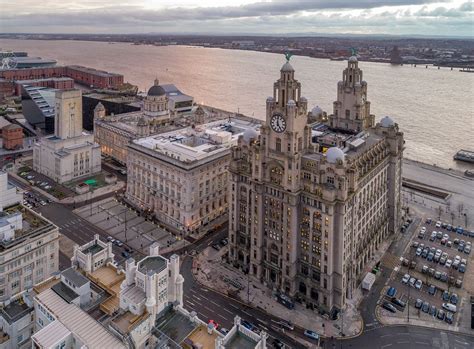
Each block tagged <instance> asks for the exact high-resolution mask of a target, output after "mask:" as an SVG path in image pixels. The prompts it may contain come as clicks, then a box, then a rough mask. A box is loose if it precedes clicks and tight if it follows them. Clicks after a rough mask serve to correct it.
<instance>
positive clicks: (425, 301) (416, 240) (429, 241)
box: [379, 219, 474, 327]
mask: <svg viewBox="0 0 474 349" xmlns="http://www.w3.org/2000/svg"><path fill="white" fill-rule="evenodd" d="M433 232H434V233H433ZM473 240H474V232H471V231H466V230H464V229H463V228H462V227H454V228H453V227H451V226H450V225H449V224H447V223H444V222H436V221H432V220H431V219H423V220H422V221H421V223H420V224H419V225H418V227H416V229H415V230H414V233H413V236H412V239H411V240H410V243H409V245H408V246H407V248H406V250H405V252H404V254H403V256H402V257H401V258H400V260H399V263H398V266H396V267H395V268H394V270H395V271H394V273H393V274H392V276H391V278H390V280H389V282H388V285H387V287H386V288H384V290H383V291H382V295H381V299H380V302H379V305H380V309H379V314H381V315H382V316H384V317H389V318H392V319H391V320H394V319H393V318H399V319H405V322H406V321H409V320H410V321H413V320H417V321H420V322H421V323H423V324H424V325H428V326H429V325H430V324H433V325H436V327H440V326H441V327H442V326H445V327H448V326H459V325H460V324H461V321H462V320H461V319H460V318H461V317H462V315H464V314H463V312H464V309H463V307H462V304H463V303H464V302H467V301H468V297H469V296H468V295H469V293H470V292H472V291H473V290H472V286H473V285H472V280H470V278H469V277H468V275H469V273H472V266H471V265H472V254H471V250H470V246H471V244H472V241H473ZM394 299H398V300H400V301H401V303H400V304H401V305H402V306H400V304H396V303H399V302H397V300H394ZM385 302H386V303H389V304H390V306H388V305H387V304H385V306H384V303H385ZM403 303H404V304H403ZM443 304H444V306H443ZM448 304H451V305H448ZM392 307H393V308H394V309H391V308H392ZM447 308H450V309H447ZM393 310H395V312H393ZM465 312H466V316H465V318H467V317H469V320H470V312H469V311H468V310H466V311H465ZM464 320H466V319H464ZM462 322H464V323H467V321H462Z"/></svg>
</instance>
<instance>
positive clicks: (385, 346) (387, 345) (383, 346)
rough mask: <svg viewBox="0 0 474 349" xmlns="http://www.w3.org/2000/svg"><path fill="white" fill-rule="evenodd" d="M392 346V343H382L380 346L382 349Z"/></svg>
mask: <svg viewBox="0 0 474 349" xmlns="http://www.w3.org/2000/svg"><path fill="white" fill-rule="evenodd" d="M391 346H392V344H391V343H390V344H385V345H382V346H381V347H380V348H382V349H383V348H388V347H391Z"/></svg>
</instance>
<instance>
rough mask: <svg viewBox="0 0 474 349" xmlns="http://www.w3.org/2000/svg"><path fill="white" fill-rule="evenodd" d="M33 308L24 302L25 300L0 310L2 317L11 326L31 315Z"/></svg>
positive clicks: (17, 301)
mask: <svg viewBox="0 0 474 349" xmlns="http://www.w3.org/2000/svg"><path fill="white" fill-rule="evenodd" d="M32 311H33V308H30V307H29V306H28V305H27V304H26V303H25V302H24V301H23V298H20V299H18V300H15V301H13V302H11V303H10V304H8V305H7V306H6V307H3V308H1V309H0V313H1V314H2V317H3V318H4V319H5V320H6V321H7V322H8V323H9V324H10V325H11V324H12V323H14V322H15V321H18V320H19V319H21V318H22V317H24V316H25V315H27V314H29V313H31V312H32Z"/></svg>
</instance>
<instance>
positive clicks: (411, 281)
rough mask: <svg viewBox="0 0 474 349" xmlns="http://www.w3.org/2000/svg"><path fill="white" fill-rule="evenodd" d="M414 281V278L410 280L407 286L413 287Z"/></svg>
mask: <svg viewBox="0 0 474 349" xmlns="http://www.w3.org/2000/svg"><path fill="white" fill-rule="evenodd" d="M415 283H416V279H415V278H413V277H412V278H410V281H409V284H410V286H411V287H415Z"/></svg>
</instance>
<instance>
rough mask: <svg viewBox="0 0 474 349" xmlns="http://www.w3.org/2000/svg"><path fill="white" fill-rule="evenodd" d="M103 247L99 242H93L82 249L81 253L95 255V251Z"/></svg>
mask: <svg viewBox="0 0 474 349" xmlns="http://www.w3.org/2000/svg"><path fill="white" fill-rule="evenodd" d="M103 249H104V248H103V247H102V246H100V245H99V244H97V243H94V244H93V245H91V246H89V247H87V248H85V249H83V250H82V253H84V254H89V253H90V254H92V255H95V254H96V253H97V252H100V251H102V250H103Z"/></svg>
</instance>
